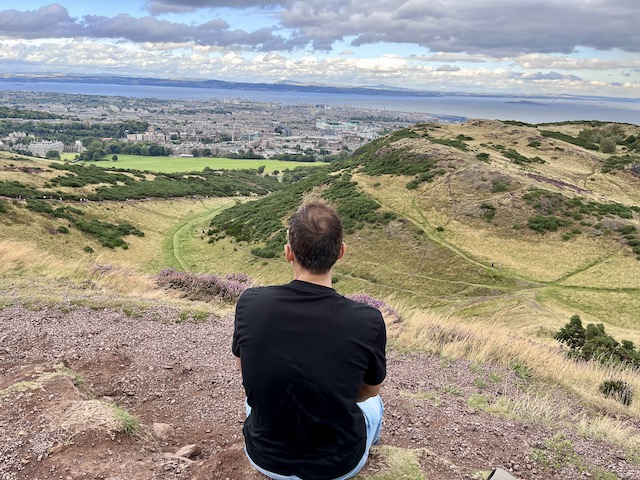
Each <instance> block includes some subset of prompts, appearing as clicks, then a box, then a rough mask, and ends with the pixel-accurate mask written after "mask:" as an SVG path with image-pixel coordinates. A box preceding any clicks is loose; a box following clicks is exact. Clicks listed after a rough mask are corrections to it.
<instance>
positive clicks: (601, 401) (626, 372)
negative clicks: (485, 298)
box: [390, 311, 640, 418]
mask: <svg viewBox="0 0 640 480" xmlns="http://www.w3.org/2000/svg"><path fill="white" fill-rule="evenodd" d="M390 334H391V335H393V337H394V338H395V339H396V341H397V342H398V343H399V344H401V345H403V346H404V347H405V348H409V349H415V350H422V351H429V352H434V353H438V354H440V355H443V356H444V357H446V358H466V359H469V360H471V361H474V362H477V363H495V364H501V365H504V366H508V367H516V366H519V367H518V368H520V369H522V370H526V371H527V372H530V374H531V375H532V377H533V378H534V379H537V380H541V381H543V382H547V383H551V384H553V385H559V386H560V387H562V388H563V389H565V390H567V391H569V392H572V393H573V394H575V395H577V396H578V397H579V398H583V399H585V400H586V401H588V402H589V403H590V404H591V405H593V406H595V407H601V408H603V409H605V410H607V411H614V412H615V411H618V412H621V413H622V412H624V413H625V414H628V415H632V416H633V417H635V418H640V404H638V403H635V404H632V405H631V406H629V407H625V406H623V405H622V404H620V403H618V402H616V401H615V400H611V399H607V398H604V397H603V396H602V394H600V392H599V391H598V387H599V386H600V384H601V383H602V382H603V381H605V380H610V379H612V378H615V379H616V380H622V381H625V382H627V383H628V384H629V385H630V386H631V388H633V390H634V391H640V390H639V389H640V373H639V372H638V371H635V370H631V369H617V368H609V367H604V366H602V365H600V364H597V363H595V362H580V363H579V362H575V361H573V360H571V359H570V358H568V357H567V356H566V355H565V354H564V353H563V352H562V350H561V349H560V348H559V347H557V346H550V345H547V344H544V343H541V342H537V341H535V340H533V339H531V338H526V337H524V336H520V335H517V334H515V333H513V332H510V331H508V330H506V329H504V328H502V327H500V326H498V325H495V324H488V322H486V321H485V322H478V323H474V324H469V323H466V324H463V323H461V322H460V321H458V320H456V319H455V318H453V317H449V318H444V317H441V316H437V315H433V314H429V313H425V312H419V311H418V312H415V313H413V314H410V315H408V316H407V317H406V319H405V322H404V323H403V324H402V325H401V326H391V327H390Z"/></svg>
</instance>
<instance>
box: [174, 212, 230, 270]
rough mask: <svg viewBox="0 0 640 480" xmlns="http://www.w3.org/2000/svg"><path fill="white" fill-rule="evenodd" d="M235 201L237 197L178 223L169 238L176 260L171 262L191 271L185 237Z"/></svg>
mask: <svg viewBox="0 0 640 480" xmlns="http://www.w3.org/2000/svg"><path fill="white" fill-rule="evenodd" d="M234 203H235V199H230V200H229V201H227V202H225V203H223V204H222V205H220V206H218V207H216V208H212V209H209V210H207V211H205V212H204V213H199V214H197V215H195V216H193V217H190V218H189V219H187V220H186V221H185V222H184V223H182V224H178V225H177V226H176V227H175V228H174V230H173V232H172V234H171V236H170V238H169V242H170V246H169V249H168V252H169V254H170V255H172V257H173V260H175V261H174V262H171V263H177V264H178V265H180V268H181V269H182V270H184V271H185V272H191V267H190V266H189V264H188V263H187V261H186V260H185V258H184V254H183V251H182V243H183V242H184V240H185V238H187V237H188V236H189V234H190V232H191V231H193V229H194V228H195V226H196V225H197V224H201V223H202V222H204V221H206V220H211V219H212V218H213V217H215V216H216V215H217V214H219V213H220V212H221V211H223V210H225V209H227V208H229V207H230V206H231V205H233V204H234ZM203 206H204V204H203Z"/></svg>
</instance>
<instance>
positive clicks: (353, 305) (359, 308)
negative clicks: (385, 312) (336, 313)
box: [342, 297, 384, 324]
mask: <svg viewBox="0 0 640 480" xmlns="http://www.w3.org/2000/svg"><path fill="white" fill-rule="evenodd" d="M342 298H344V300H345V305H346V306H347V307H348V308H349V309H350V310H351V311H352V312H354V313H355V314H357V316H358V317H361V318H363V319H366V320H369V321H373V322H381V323H382V324H384V319H383V317H382V312H380V310H378V309H377V308H375V307H372V306H371V305H368V304H366V303H363V302H359V301H357V300H353V299H351V298H348V297H342Z"/></svg>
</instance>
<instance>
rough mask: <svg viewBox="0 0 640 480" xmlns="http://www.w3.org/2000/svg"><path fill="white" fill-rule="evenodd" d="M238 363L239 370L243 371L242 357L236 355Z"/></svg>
mask: <svg viewBox="0 0 640 480" xmlns="http://www.w3.org/2000/svg"><path fill="white" fill-rule="evenodd" d="M236 365H237V366H238V370H240V371H242V361H241V360H240V357H236Z"/></svg>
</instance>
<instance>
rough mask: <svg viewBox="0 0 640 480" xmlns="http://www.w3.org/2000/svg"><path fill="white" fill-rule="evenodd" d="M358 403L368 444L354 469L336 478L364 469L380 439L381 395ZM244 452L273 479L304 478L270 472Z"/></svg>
mask: <svg viewBox="0 0 640 480" xmlns="http://www.w3.org/2000/svg"><path fill="white" fill-rule="evenodd" d="M356 405H358V407H360V410H362V415H363V416H364V421H365V424H366V426H367V444H366V447H365V449H364V455H362V458H361V459H360V462H359V463H358V465H356V467H355V468H354V469H353V470H351V471H350V472H349V473H347V474H346V475H342V476H341V477H338V478H336V479H335V480H346V479H347V478H351V477H353V476H355V475H356V474H357V473H358V472H359V471H360V470H362V467H364V464H365V463H367V458H369V449H370V448H371V445H375V444H376V443H378V440H379V439H380V429H381V428H382V414H383V413H384V405H383V403H382V399H381V398H380V395H376V396H375V397H371V398H369V399H367V400H365V401H364V402H358V403H357V404H356ZM245 406H246V411H247V417H248V416H249V414H250V413H251V407H250V406H249V404H248V403H246V401H245ZM244 453H245V454H246V455H247V458H248V459H249V461H250V462H251V465H253V467H254V468H255V469H256V470H258V471H259V472H260V473H262V474H263V475H266V476H267V477H269V478H272V479H273V480H302V479H301V478H300V477H298V476H297V475H280V474H279V473H273V472H269V471H268V470H265V469H264V468H262V467H259V466H258V465H256V464H255V463H254V462H253V460H251V457H250V456H249V454H248V453H247V449H246V448H245V449H244Z"/></svg>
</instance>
